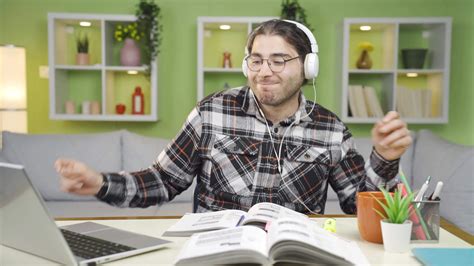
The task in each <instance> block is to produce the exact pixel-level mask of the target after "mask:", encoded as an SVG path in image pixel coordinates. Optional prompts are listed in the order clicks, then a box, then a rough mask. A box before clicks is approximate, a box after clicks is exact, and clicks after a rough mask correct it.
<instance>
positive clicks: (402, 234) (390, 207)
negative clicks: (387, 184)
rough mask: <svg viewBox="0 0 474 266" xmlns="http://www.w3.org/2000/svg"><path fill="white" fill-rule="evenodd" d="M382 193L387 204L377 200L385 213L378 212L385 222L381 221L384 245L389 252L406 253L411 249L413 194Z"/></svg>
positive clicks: (397, 191) (384, 191)
mask: <svg viewBox="0 0 474 266" xmlns="http://www.w3.org/2000/svg"><path fill="white" fill-rule="evenodd" d="M380 191H382V193H383V195H384V198H385V201H386V203H383V202H382V201H380V200H379V199H377V198H376V199H375V200H376V201H377V202H378V204H380V206H382V208H383V210H384V212H381V211H379V210H376V209H375V208H374V211H375V212H377V213H378V214H379V215H380V216H381V217H382V218H383V220H381V221H380V223H381V227H382V238H383V245H384V248H385V250H386V251H388V252H398V253H401V252H406V251H408V249H409V244H410V237H411V229H412V221H410V220H409V219H408V217H409V215H410V214H411V211H412V208H411V207H410V206H411V202H412V200H413V193H409V194H406V195H404V196H403V195H402V192H401V191H400V190H398V189H397V190H395V192H394V193H389V192H388V191H386V190H385V189H383V188H380Z"/></svg>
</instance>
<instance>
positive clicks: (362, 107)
mask: <svg viewBox="0 0 474 266" xmlns="http://www.w3.org/2000/svg"><path fill="white" fill-rule="evenodd" d="M349 110H350V112H351V114H352V117H360V118H365V117H380V118H381V117H383V116H384V111H383V110H382V105H381V104H380V100H379V98H378V97H377V94H376V92H375V89H374V88H373V87H370V86H363V85H349Z"/></svg>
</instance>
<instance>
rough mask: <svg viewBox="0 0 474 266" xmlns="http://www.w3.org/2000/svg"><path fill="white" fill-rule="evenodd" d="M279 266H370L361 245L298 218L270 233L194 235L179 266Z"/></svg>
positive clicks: (239, 230) (246, 230)
mask: <svg viewBox="0 0 474 266" xmlns="http://www.w3.org/2000/svg"><path fill="white" fill-rule="evenodd" d="M278 262H287V263H301V264H337V265H351V264H354V265H362V264H365V265H368V264H369V263H368V261H367V259H366V258H365V256H364V255H363V253H362V252H361V250H360V248H359V246H358V245H357V243H355V242H353V241H347V240H344V239H342V238H340V237H338V236H337V235H335V234H333V233H330V232H328V231H326V230H324V229H322V228H321V227H319V226H318V225H317V224H316V222H314V221H311V220H309V219H298V218H294V217H293V218H280V219H278V220H276V221H273V222H271V224H270V226H269V229H268V233H267V232H265V231H264V230H263V229H261V228H258V227H255V226H240V227H235V228H230V229H221V230H217V231H213V232H203V233H197V234H194V235H193V236H192V237H191V238H190V239H189V240H188V242H187V243H186V244H185V246H184V247H183V249H182V250H181V252H180V254H179V255H178V257H177V258H176V261H175V264H177V265H186V264H195V265H196V264H197V265H200V264H202V265H209V264H234V263H258V264H262V265H269V264H274V263H278Z"/></svg>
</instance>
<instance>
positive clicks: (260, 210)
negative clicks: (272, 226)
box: [243, 202, 308, 224]
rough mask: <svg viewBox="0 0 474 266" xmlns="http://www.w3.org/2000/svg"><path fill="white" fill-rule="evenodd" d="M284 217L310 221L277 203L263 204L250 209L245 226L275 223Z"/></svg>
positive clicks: (306, 217) (303, 215)
mask: <svg viewBox="0 0 474 266" xmlns="http://www.w3.org/2000/svg"><path fill="white" fill-rule="evenodd" d="M284 217H299V219H308V216H306V215H305V214H302V213H299V212H297V211H294V210H291V209H288V208H286V207H283V206H280V205H278V204H275V203H270V202H261V203H257V204H255V205H253V206H252V208H250V210H249V211H248V215H247V216H246V217H245V220H244V221H243V224H251V223H256V222H257V223H262V224H266V223H267V222H270V221H274V220H276V219H279V218H284Z"/></svg>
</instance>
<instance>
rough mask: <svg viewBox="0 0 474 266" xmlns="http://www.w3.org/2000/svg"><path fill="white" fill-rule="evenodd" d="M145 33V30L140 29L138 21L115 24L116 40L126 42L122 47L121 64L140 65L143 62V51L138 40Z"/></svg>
mask: <svg viewBox="0 0 474 266" xmlns="http://www.w3.org/2000/svg"><path fill="white" fill-rule="evenodd" d="M144 35H145V33H144V32H143V31H139V29H138V23H137V22H133V23H128V24H117V25H116V26H115V32H114V37H115V40H116V41H117V42H122V41H123V42H124V44H123V46H122V49H120V64H122V66H139V65H140V64H141V51H140V47H139V46H138V44H137V43H136V42H137V41H140V39H141V38H142V37H144Z"/></svg>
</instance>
